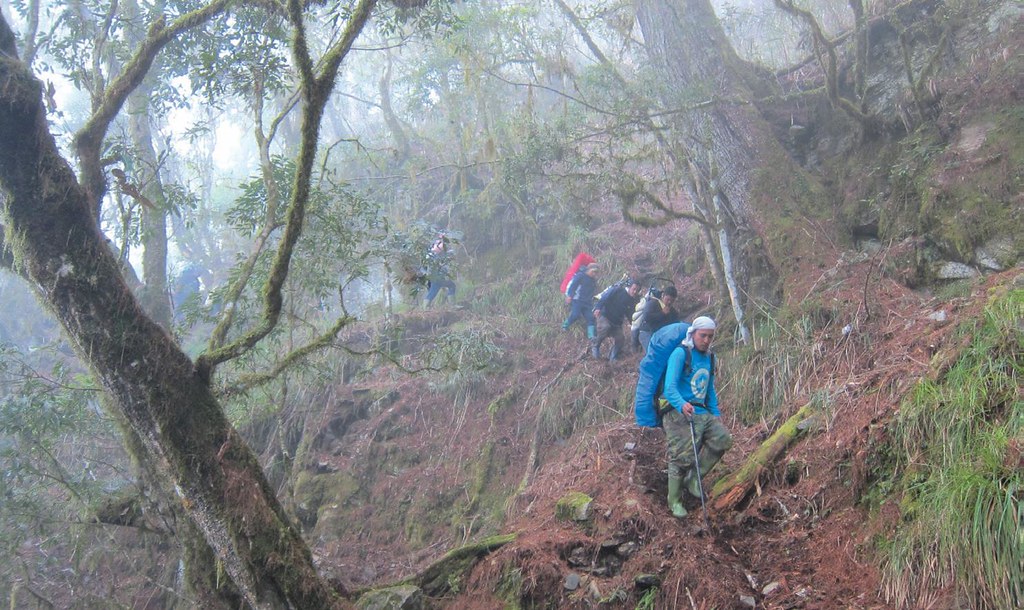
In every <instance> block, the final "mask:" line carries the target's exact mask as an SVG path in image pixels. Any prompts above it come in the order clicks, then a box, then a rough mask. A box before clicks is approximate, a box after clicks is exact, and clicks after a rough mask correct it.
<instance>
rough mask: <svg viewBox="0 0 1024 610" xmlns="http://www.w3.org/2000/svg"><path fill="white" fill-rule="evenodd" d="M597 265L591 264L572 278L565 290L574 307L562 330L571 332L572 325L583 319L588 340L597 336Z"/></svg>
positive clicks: (567, 298)
mask: <svg viewBox="0 0 1024 610" xmlns="http://www.w3.org/2000/svg"><path fill="white" fill-rule="evenodd" d="M597 271H598V266H597V263H590V264H589V265H587V267H586V269H581V270H579V271H577V272H576V275H574V276H572V280H571V281H570V282H569V286H568V287H567V288H566V289H565V299H566V302H568V303H569V304H571V305H572V309H570V310H569V317H568V318H566V319H565V322H563V323H562V330H569V327H570V326H572V323H573V322H575V321H576V320H578V319H580V318H583V320H584V322H585V323H586V325H587V339H591V340H592V339H593V338H594V336H595V335H596V328H595V327H596V322H595V321H594V295H595V294H596V293H597Z"/></svg>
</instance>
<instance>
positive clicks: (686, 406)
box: [683, 402, 693, 417]
mask: <svg viewBox="0 0 1024 610" xmlns="http://www.w3.org/2000/svg"><path fill="white" fill-rule="evenodd" d="M683 415H685V416H687V417H693V405H691V404H690V403H688V402H684V403H683Z"/></svg>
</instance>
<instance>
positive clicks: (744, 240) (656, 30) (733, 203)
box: [636, 0, 803, 327]
mask: <svg viewBox="0 0 1024 610" xmlns="http://www.w3.org/2000/svg"><path fill="white" fill-rule="evenodd" d="M636 7H637V20H638V22H639V24H640V29H641V31H642V33H643V36H644V41H645V44H646V46H647V51H648V55H649V57H650V59H651V61H652V63H653V64H654V67H655V69H656V70H657V72H658V73H659V74H660V75H662V77H663V78H662V80H663V82H664V83H665V86H664V88H663V90H662V91H661V96H662V101H663V103H664V105H665V106H666V107H667V108H668V109H670V110H671V111H672V112H673V116H674V117H675V119H674V121H673V122H672V124H671V127H672V129H673V137H674V139H675V141H676V142H678V146H679V148H680V149H681V150H684V151H686V154H687V157H688V160H689V163H690V166H691V172H690V173H691V174H692V175H691V178H692V181H691V185H690V193H689V195H690V196H691V197H692V198H693V199H694V201H695V202H698V205H701V206H702V207H703V209H704V210H705V215H706V216H707V217H708V218H709V219H711V220H712V221H713V222H714V223H715V224H717V225H718V228H719V230H718V233H719V234H718V236H717V238H716V239H717V244H716V246H717V248H718V249H719V250H720V252H721V255H722V256H721V260H722V262H723V266H724V267H725V268H724V273H725V276H726V280H727V282H736V286H734V287H731V289H730V293H731V294H730V297H731V300H732V301H733V311H734V314H735V315H736V317H737V321H739V322H740V323H741V327H742V326H743V306H744V304H745V302H746V301H747V300H748V299H749V298H754V299H758V300H765V301H770V302H773V301H775V300H776V299H777V298H778V295H779V291H780V288H779V284H780V282H779V279H780V278H779V270H778V269H777V267H776V265H775V263H774V262H773V257H772V255H771V250H770V248H771V244H769V243H767V240H766V235H765V234H764V231H763V229H762V228H761V227H763V220H764V219H763V218H761V217H759V211H760V210H761V208H762V207H764V206H762V203H763V201H762V199H763V198H764V197H767V196H768V193H766V192H765V191H764V190H763V189H762V188H760V187H761V186H762V182H763V180H764V176H765V173H766V170H770V171H771V172H773V173H776V172H787V173H789V174H791V175H801V174H803V172H802V171H801V170H800V168H799V166H797V164H796V163H795V162H793V161H792V160H791V159H790V157H789V155H788V154H787V153H786V151H785V150H784V148H783V147H782V145H781V144H780V143H779V142H778V140H777V139H776V138H775V136H774V134H773V133H772V131H771V127H770V125H769V124H768V123H767V121H765V120H764V119H763V117H762V116H761V115H760V113H759V112H758V110H757V108H756V107H755V106H754V104H753V101H754V100H755V95H754V91H753V89H752V86H751V85H752V84H757V83H758V82H759V81H758V78H757V77H756V75H755V72H754V70H753V68H752V67H751V65H750V64H748V63H746V62H744V61H743V60H742V59H740V58H739V56H737V54H736V52H735V51H734V50H733V48H732V47H731V46H730V44H729V42H728V40H727V38H726V36H725V32H724V30H723V29H722V27H721V24H720V23H719V22H718V18H717V16H716V15H715V12H714V10H713V8H712V7H711V3H710V2H709V0H636ZM793 197H794V199H798V198H799V197H800V195H799V194H794V195H793ZM776 205H777V204H776ZM773 207H775V206H774V205H773ZM730 258H731V262H729V259H730Z"/></svg>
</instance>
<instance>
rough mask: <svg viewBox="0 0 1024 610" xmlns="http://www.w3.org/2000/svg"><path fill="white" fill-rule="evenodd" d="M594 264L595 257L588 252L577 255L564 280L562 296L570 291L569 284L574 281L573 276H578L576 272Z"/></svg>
mask: <svg viewBox="0 0 1024 610" xmlns="http://www.w3.org/2000/svg"><path fill="white" fill-rule="evenodd" d="M593 262H595V260H594V257H593V256H590V255H589V254H587V253H586V252H580V253H579V254H577V255H576V258H575V259H573V261H572V264H571V265H569V269H568V270H566V272H565V277H563V278H562V288H561V290H562V294H565V293H566V290H568V289H569V282H571V281H572V276H574V275H576V272H577V271H579V270H580V267H582V266H583V265H589V264H590V263H593Z"/></svg>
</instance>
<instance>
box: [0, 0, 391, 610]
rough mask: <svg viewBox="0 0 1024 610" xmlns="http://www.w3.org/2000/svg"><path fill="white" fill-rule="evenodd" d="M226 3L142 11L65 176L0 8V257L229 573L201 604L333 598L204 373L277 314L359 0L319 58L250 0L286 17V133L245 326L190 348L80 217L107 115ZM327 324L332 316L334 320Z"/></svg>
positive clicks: (301, 16)
mask: <svg viewBox="0 0 1024 610" xmlns="http://www.w3.org/2000/svg"><path fill="white" fill-rule="evenodd" d="M232 4H233V3H231V2H228V1H226V0H213V1H212V2H210V3H208V4H206V5H204V6H202V7H200V8H198V9H196V10H194V11H191V12H188V13H184V14H181V15H179V16H177V17H176V18H175V17H173V16H167V17H160V18H158V19H156V20H155V21H153V22H152V25H151V26H150V27H149V29H148V30H147V32H146V34H145V37H144V38H143V39H142V40H141V41H140V42H139V45H138V47H137V51H136V53H135V54H134V55H133V56H132V57H131V58H130V59H129V60H128V61H127V62H126V63H125V65H124V69H123V71H122V72H121V73H120V75H119V76H118V77H117V79H116V80H115V81H114V82H113V83H111V85H110V86H109V87H108V88H107V89H106V90H105V94H104V97H103V99H102V100H101V103H99V104H98V105H96V107H95V109H94V112H93V114H92V115H91V118H90V120H89V121H88V122H87V124H86V125H85V127H84V128H83V129H82V130H81V131H80V132H79V133H78V134H77V135H76V139H75V151H76V154H77V156H78V163H77V167H78V170H79V172H80V177H79V176H76V175H75V172H74V171H73V169H72V167H71V166H70V165H69V163H68V162H67V161H66V160H65V159H64V158H63V157H62V155H61V152H60V150H59V148H58V146H57V144H56V142H55V140H54V137H53V136H52V135H51V133H50V130H49V125H48V123H47V116H46V109H45V106H44V103H43V102H44V97H43V93H44V89H43V86H42V84H41V83H40V81H39V80H38V79H37V78H36V77H35V76H34V75H33V74H32V72H31V71H30V69H29V68H28V66H27V65H26V64H25V63H24V62H22V61H21V60H20V59H19V57H18V51H17V45H16V37H15V35H14V32H13V31H12V29H11V27H10V26H9V25H8V24H7V22H6V21H5V20H3V19H2V18H0V188H2V193H3V196H2V197H0V199H2V203H3V208H2V209H3V216H2V218H3V223H4V245H5V248H9V249H10V252H11V253H12V254H13V257H12V258H13V261H12V265H13V269H14V270H15V271H16V272H17V273H19V274H20V275H22V276H23V277H24V278H26V279H27V280H28V281H29V282H30V283H31V285H32V286H33V287H34V289H35V290H36V291H37V293H38V294H39V296H40V297H41V300H42V301H43V302H44V303H45V305H46V306H47V307H48V308H49V309H50V310H51V311H52V313H53V314H54V316H55V317H56V318H57V319H58V320H59V321H60V323H61V325H62V326H63V329H64V331H65V333H66V335H67V336H68V337H69V338H70V340H71V341H72V343H73V344H74V346H75V348H76V351H77V352H78V354H79V356H80V357H81V358H82V360H83V361H84V362H86V363H87V364H88V365H89V366H90V368H91V369H92V371H93V373H94V375H95V377H96V378H97V379H98V380H99V381H100V383H101V384H102V385H103V387H104V389H105V390H106V392H107V394H108V395H109V401H108V404H109V405H110V409H111V411H112V412H113V413H114V415H115V418H116V419H117V421H119V422H121V423H122V426H123V427H124V433H125V438H126V444H127V446H128V448H129V450H130V451H131V452H132V453H133V455H134V457H135V458H136V459H137V460H139V461H140V462H142V463H143V464H144V468H145V469H147V470H148V471H150V472H152V473H153V476H154V477H155V478H156V479H157V480H159V481H160V482H161V483H162V484H163V487H164V488H165V489H167V490H168V491H169V492H170V493H171V494H172V495H173V497H175V498H176V501H177V502H178V503H179V504H180V506H181V508H182V509H183V511H184V513H185V514H186V515H187V516H188V518H189V520H190V521H191V523H192V524H193V525H194V529H195V531H196V532H198V533H199V534H200V536H196V538H195V539H194V540H193V541H192V542H191V544H192V547H193V548H186V556H188V557H190V558H191V559H193V560H195V561H212V560H213V556H215V557H216V561H218V562H219V563H220V565H222V566H223V569H224V571H225V572H226V573H227V574H228V576H230V579H231V581H232V582H233V584H234V586H235V587H237V591H235V590H230V589H228V588H227V587H222V588H219V589H213V588H211V589H209V590H207V591H206V595H207V597H206V599H205V600H201V602H202V603H203V604H204V606H206V607H211V606H219V607H227V606H230V605H234V606H236V607H237V603H238V599H237V596H238V595H241V596H242V597H243V598H244V600H245V601H246V602H247V603H248V604H249V605H250V606H252V607H254V608H279V607H296V608H327V607H334V606H337V605H340V604H343V603H344V600H342V599H341V598H339V597H338V595H337V594H336V593H335V592H334V591H333V590H332V589H331V587H330V586H329V585H328V584H327V583H326V582H325V581H323V580H322V579H321V578H320V577H319V576H318V574H317V572H316V570H315V567H314V565H313V561H312V556H311V553H310V551H309V549H308V547H307V546H306V544H305V542H304V541H303V540H302V538H301V536H300V534H299V531H298V529H297V528H296V526H295V525H294V524H293V523H292V522H291V521H290V520H289V519H288V517H287V516H286V515H285V513H284V511H283V510H282V507H281V505H280V504H279V502H278V500H277V498H276V497H275V495H274V492H273V490H272V489H271V488H270V486H269V485H268V483H267V481H266V479H265V477H264V474H263V471H262V470H261V468H260V465H259V463H258V461H257V459H256V457H255V455H254V454H253V452H252V451H251V450H250V449H249V447H248V446H247V445H246V443H245V442H244V441H243V440H242V438H241V437H240V436H239V434H238V433H237V431H236V430H235V429H234V428H233V427H232V425H231V424H230V422H229V421H228V419H227V418H226V417H225V414H224V411H223V410H222V408H221V406H220V404H219V403H218V401H217V399H216V397H215V395H214V393H213V391H212V389H211V377H212V375H213V373H214V371H215V368H216V367H217V366H218V365H219V364H221V363H223V362H226V361H228V360H230V359H232V358H234V357H237V356H238V355H239V354H242V353H245V352H246V351H247V350H250V349H251V348H252V347H253V346H255V345H257V344H258V343H259V342H260V341H261V340H262V339H263V338H265V337H266V336H267V335H268V334H269V333H270V332H271V331H272V330H273V328H274V327H275V325H276V324H277V321H278V320H279V318H280V315H281V309H282V288H283V285H284V283H285V280H286V278H287V276H288V271H289V267H290V263H291V257H292V253H293V252H294V249H295V245H296V242H297V241H298V239H299V236H300V235H301V233H302V229H303V224H304V219H305V214H306V207H307V203H308V201H309V196H310V192H311V184H310V183H311V176H312V173H313V169H314V163H315V159H316V153H317V143H318V139H319V130H320V123H321V119H322V117H323V113H324V108H325V105H326V104H327V101H328V99H329V97H330V95H331V93H332V91H333V89H334V85H335V80H336V77H337V74H338V71H339V68H340V66H341V63H342V61H343V59H344V58H345V56H346V55H347V53H348V52H349V51H350V49H351V48H352V45H353V43H354V41H355V39H356V37H357V36H358V35H359V33H360V32H361V30H362V29H363V27H364V25H365V24H366V23H367V21H368V19H369V17H370V14H371V12H372V10H373V8H374V5H375V4H376V2H375V0H359V1H358V2H355V3H354V4H353V5H352V6H351V7H350V9H351V10H350V12H348V13H347V15H346V16H347V20H346V21H345V22H344V23H345V27H344V30H343V31H341V32H340V34H339V35H338V36H337V38H336V39H335V40H334V41H333V42H332V44H330V45H329V46H328V48H327V49H326V50H325V52H324V53H323V54H322V56H320V57H319V58H314V57H313V54H312V52H311V50H310V45H309V43H308V41H307V31H306V19H307V15H306V11H307V8H306V7H305V6H304V5H303V4H302V3H301V2H298V1H297V0H294V1H291V2H288V3H287V4H286V5H285V4H277V3H255V6H258V7H261V8H262V9H263V10H267V11H270V12H271V13H273V14H274V16H275V17H281V18H283V19H284V20H285V21H286V22H287V23H288V24H289V27H290V28H291V30H292V39H291V40H292V42H291V51H292V59H293V62H294V64H295V69H296V71H297V74H298V81H299V88H300V90H301V94H302V101H301V104H300V106H301V112H302V119H301V133H302V143H301V146H300V150H299V153H298V155H297V160H296V169H295V174H294V177H293V186H292V189H291V193H290V200H289V201H288V202H287V211H286V213H285V222H284V227H283V233H282V235H281V238H280V241H279V242H278V246H277V251H276V255H275V257H274V261H273V263H272V266H271V272H270V279H269V280H268V282H267V285H266V286H265V288H264V291H263V315H262V316H261V317H260V319H259V321H258V322H257V323H256V324H255V325H254V326H253V327H252V328H251V329H249V330H247V331H245V332H241V333H238V334H237V336H235V337H233V338H232V339H231V340H224V341H221V342H218V343H217V344H216V345H215V346H211V349H209V350H208V351H207V352H206V353H204V354H203V355H202V356H201V357H200V358H198V359H197V361H196V362H193V361H192V360H191V359H189V358H188V357H187V356H186V355H185V354H184V353H183V352H182V351H181V349H180V348H179V347H178V345H177V344H176V342H175V341H174V340H173V338H172V337H171V336H170V335H169V334H168V333H167V332H166V331H165V330H164V329H163V328H162V327H161V326H160V325H158V324H157V323H155V322H154V321H153V320H152V319H151V318H150V317H149V316H147V314H146V313H145V312H144V311H143V309H142V308H141V306H140V305H139V302H138V301H137V300H136V299H135V297H134V296H133V294H132V292H131V290H130V289H129V287H128V286H127V284H126V283H125V281H124V280H123V278H122V275H121V270H120V267H119V264H118V261H117V260H116V259H115V257H114V255H113V254H112V252H111V250H110V249H109V248H108V246H107V245H106V241H105V237H104V235H103V234H102V233H101V232H100V230H99V228H98V226H97V222H96V216H97V215H96V210H97V207H96V206H97V205H98V202H99V200H100V198H101V197H102V194H103V192H104V191H105V189H106V180H107V178H106V176H105V174H104V165H103V160H102V158H101V155H100V152H101V150H102V148H101V145H100V143H101V142H102V141H103V139H104V135H105V134H106V131H107V129H108V127H109V125H110V123H111V122H112V121H113V120H114V117H116V116H117V115H118V114H119V113H120V112H121V109H122V107H123V106H124V105H125V103H126V102H127V100H128V99H129V96H130V95H131V94H132V93H133V92H135V91H137V89H138V87H139V86H140V83H142V82H143V80H144V79H145V77H146V75H147V73H148V71H149V70H150V68H151V67H152V65H153V63H154V61H155V59H156V57H157V56H158V54H159V53H160V52H161V50H162V49H163V48H165V47H166V45H167V44H168V43H169V42H170V41H172V40H175V39H176V38H178V37H180V36H181V35H182V34H183V32H186V31H188V30H190V29H192V28H196V27H199V26H201V25H202V24H203V23H204V22H206V21H208V20H209V19H211V18H212V17H213V16H215V15H218V14H221V13H224V12H225V11H227V10H229V8H230V7H231V5H232ZM406 4H408V3H406ZM7 260H10V259H7ZM343 325H344V320H342V322H341V323H340V324H338V325H336V326H335V327H334V329H333V330H334V332H337V330H340V328H341V326H343ZM210 550H212V553H213V555H210V554H209V551H210ZM194 567H195V566H194ZM207 568H208V572H207V573H208V574H213V573H215V572H216V569H215V566H213V565H208V566H207Z"/></svg>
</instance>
